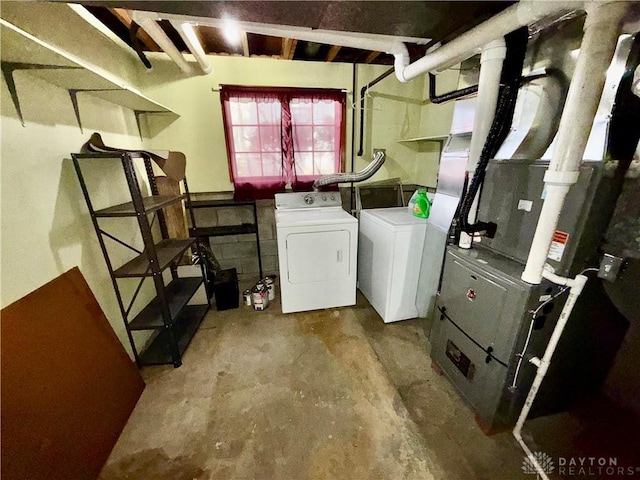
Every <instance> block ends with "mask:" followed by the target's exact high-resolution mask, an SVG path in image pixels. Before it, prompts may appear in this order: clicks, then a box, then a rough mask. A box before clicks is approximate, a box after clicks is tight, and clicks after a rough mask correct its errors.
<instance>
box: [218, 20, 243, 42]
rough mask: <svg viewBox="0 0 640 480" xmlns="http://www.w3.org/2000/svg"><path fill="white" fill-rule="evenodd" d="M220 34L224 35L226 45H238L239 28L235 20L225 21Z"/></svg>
mask: <svg viewBox="0 0 640 480" xmlns="http://www.w3.org/2000/svg"><path fill="white" fill-rule="evenodd" d="M222 34H223V35H224V38H225V40H226V41H227V43H229V44H231V45H239V44H240V40H241V38H240V37H241V34H240V27H239V26H238V22H236V21H235V20H225V21H224V27H223V28H222Z"/></svg>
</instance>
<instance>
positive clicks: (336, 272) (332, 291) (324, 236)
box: [275, 192, 358, 313]
mask: <svg viewBox="0 0 640 480" xmlns="http://www.w3.org/2000/svg"><path fill="white" fill-rule="evenodd" d="M275 200H276V231H277V236H278V257H279V262H280V292H281V298H282V311H283V312H284V313H291V312H302V311H306V310H318V309H321V308H332V307H342V306H347V305H355V303H356V268H357V267H356V262H357V256H358V253H357V252H358V220H357V219H356V218H354V217H353V216H351V215H349V214H348V213H347V212H345V211H344V210H343V209H342V199H341V198H340V194H339V193H338V192H306V193H278V194H276V196H275Z"/></svg>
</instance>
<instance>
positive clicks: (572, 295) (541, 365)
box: [513, 270, 587, 480]
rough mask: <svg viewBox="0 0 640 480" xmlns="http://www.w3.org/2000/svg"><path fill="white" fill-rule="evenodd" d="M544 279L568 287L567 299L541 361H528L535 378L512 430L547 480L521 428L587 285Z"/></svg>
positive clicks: (579, 280) (579, 277)
mask: <svg viewBox="0 0 640 480" xmlns="http://www.w3.org/2000/svg"><path fill="white" fill-rule="evenodd" d="M543 275H544V277H545V278H547V279H548V280H550V281H552V282H554V283H557V284H559V285H569V287H570V290H569V297H568V298H567V301H566V302H565V304H564V307H563V309H562V312H561V313H560V318H558V323H556V326H555V328H554V329H553V333H552V334H551V339H550V340H549V343H548V344H547V348H546V349H545V351H544V355H543V356H542V359H541V360H540V359H538V358H537V357H534V358H532V359H531V360H530V363H532V364H533V365H535V366H536V367H537V372H536V376H535V378H534V379H533V383H532V385H531V389H530V390H529V394H528V395H527V398H526V400H525V402H524V406H523V407H522V410H521V411H520V416H519V417H518V421H517V422H516V425H515V427H514V429H513V436H514V437H515V439H516V441H517V442H518V443H519V444H520V446H521V447H522V449H523V450H524V451H525V453H526V454H527V458H528V459H529V461H530V462H531V463H532V464H533V465H534V466H535V467H536V470H537V471H538V475H540V477H541V478H543V479H544V480H548V479H549V477H548V476H547V475H546V472H545V471H544V469H543V468H542V466H541V465H540V463H539V462H538V460H537V458H536V457H535V456H534V455H533V453H532V452H531V450H530V449H529V447H528V446H527V444H526V443H525V442H524V439H523V438H522V427H523V426H524V422H525V421H526V420H527V416H528V415H529V411H530V410H531V406H532V405H533V402H534V401H535V399H536V395H537V394H538V390H539V389H540V385H541V384H542V380H544V377H545V375H546V374H547V370H548V369H549V365H550V363H551V358H552V357H553V354H554V352H555V350H556V347H557V346H558V342H559V341H560V337H561V336H562V332H563V330H564V327H565V325H566V324H567V320H569V316H570V315H571V312H572V311H573V307H574V306H575V304H576V300H578V297H579V296H580V294H581V293H582V289H583V288H584V285H585V284H586V283H587V277H585V276H584V275H576V277H575V278H574V279H570V278H564V277H559V276H558V275H555V274H553V273H550V272H548V271H546V270H545V271H544V273H543Z"/></svg>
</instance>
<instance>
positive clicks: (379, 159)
mask: <svg viewBox="0 0 640 480" xmlns="http://www.w3.org/2000/svg"><path fill="white" fill-rule="evenodd" d="M384 160H385V156H384V152H381V151H378V152H376V154H375V155H374V156H373V161H372V162H371V163H370V164H369V165H367V166H366V168H365V169H364V170H361V171H359V172H349V173H336V174H333V175H326V176H324V177H320V178H319V179H317V180H316V181H315V182H313V189H314V190H316V191H318V190H320V188H321V187H326V186H327V185H334V184H336V183H352V182H353V183H358V182H363V181H364V180H367V179H369V178H371V177H373V175H374V174H375V173H376V172H377V171H378V170H380V167H381V166H382V164H383V163H384Z"/></svg>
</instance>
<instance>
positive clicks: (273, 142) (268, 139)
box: [260, 125, 282, 152]
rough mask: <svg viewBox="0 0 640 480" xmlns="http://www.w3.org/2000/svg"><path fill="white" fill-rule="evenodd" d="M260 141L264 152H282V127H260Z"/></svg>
mask: <svg viewBox="0 0 640 480" xmlns="http://www.w3.org/2000/svg"><path fill="white" fill-rule="evenodd" d="M260 141H261V142H262V151H263V152H280V151H282V143H281V139H280V126H277V127H276V126H272V125H270V126H266V127H263V126H261V127H260Z"/></svg>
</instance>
